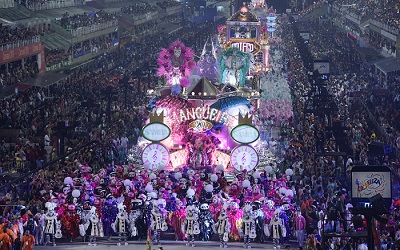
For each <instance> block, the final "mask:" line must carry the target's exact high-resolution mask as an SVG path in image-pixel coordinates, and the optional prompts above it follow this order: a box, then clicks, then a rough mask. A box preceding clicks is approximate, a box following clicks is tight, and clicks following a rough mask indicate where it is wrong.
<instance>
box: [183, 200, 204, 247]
mask: <svg viewBox="0 0 400 250" xmlns="http://www.w3.org/2000/svg"><path fill="white" fill-rule="evenodd" d="M197 213H198V211H197V209H196V207H195V206H193V205H189V206H187V207H186V216H185V220H184V222H183V224H182V232H183V233H184V234H186V236H187V243H186V246H192V247H194V246H195V244H194V235H195V234H199V233H200V229H199V223H198V215H197Z"/></svg>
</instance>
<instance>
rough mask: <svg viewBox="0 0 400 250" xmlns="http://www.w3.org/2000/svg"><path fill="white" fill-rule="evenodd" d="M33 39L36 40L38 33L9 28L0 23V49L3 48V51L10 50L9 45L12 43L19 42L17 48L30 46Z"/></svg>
mask: <svg viewBox="0 0 400 250" xmlns="http://www.w3.org/2000/svg"><path fill="white" fill-rule="evenodd" d="M33 38H38V33H37V32H36V30H34V29H31V28H19V27H11V26H9V25H4V24H3V23H0V47H1V46H5V48H4V50H6V49H10V48H12V47H10V45H11V44H13V43H18V42H20V43H21V44H20V45H19V46H22V45H27V44H30V43H32V42H31V40H32V39H33ZM6 45H9V47H7V46H6Z"/></svg>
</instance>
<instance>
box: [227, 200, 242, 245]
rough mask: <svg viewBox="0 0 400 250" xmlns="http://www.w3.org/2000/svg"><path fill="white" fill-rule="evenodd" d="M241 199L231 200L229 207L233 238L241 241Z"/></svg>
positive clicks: (228, 212)
mask: <svg viewBox="0 0 400 250" xmlns="http://www.w3.org/2000/svg"><path fill="white" fill-rule="evenodd" d="M239 202H240V201H239V200H232V201H230V202H229V206H228V209H227V214H228V219H229V223H230V224H231V235H230V236H231V239H232V240H234V241H240V234H239V229H240V227H241V223H242V210H241V209H240V208H239Z"/></svg>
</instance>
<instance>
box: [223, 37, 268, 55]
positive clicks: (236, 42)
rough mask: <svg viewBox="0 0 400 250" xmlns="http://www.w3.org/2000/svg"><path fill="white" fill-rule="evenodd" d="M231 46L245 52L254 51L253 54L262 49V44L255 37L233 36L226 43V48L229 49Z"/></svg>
mask: <svg viewBox="0 0 400 250" xmlns="http://www.w3.org/2000/svg"><path fill="white" fill-rule="evenodd" d="M231 47H235V48H238V49H239V50H240V51H243V52H247V53H252V54H253V55H256V54H258V52H260V49H261V46H260V44H259V43H257V42H256V40H255V39H248V38H245V39H243V38H231V39H230V40H229V42H228V43H226V44H225V49H229V48H231Z"/></svg>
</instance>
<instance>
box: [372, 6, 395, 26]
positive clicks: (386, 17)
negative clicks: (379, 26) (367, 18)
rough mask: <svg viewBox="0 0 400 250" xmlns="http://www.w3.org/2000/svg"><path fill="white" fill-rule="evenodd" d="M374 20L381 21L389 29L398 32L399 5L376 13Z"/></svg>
mask: <svg viewBox="0 0 400 250" xmlns="http://www.w3.org/2000/svg"><path fill="white" fill-rule="evenodd" d="M374 19H375V20H378V21H381V22H383V23H384V24H387V25H389V26H390V27H392V28H394V29H397V30H399V26H400V3H396V4H395V6H393V7H390V8H386V9H385V10H384V11H383V12H381V13H376V14H375V17H374Z"/></svg>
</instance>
